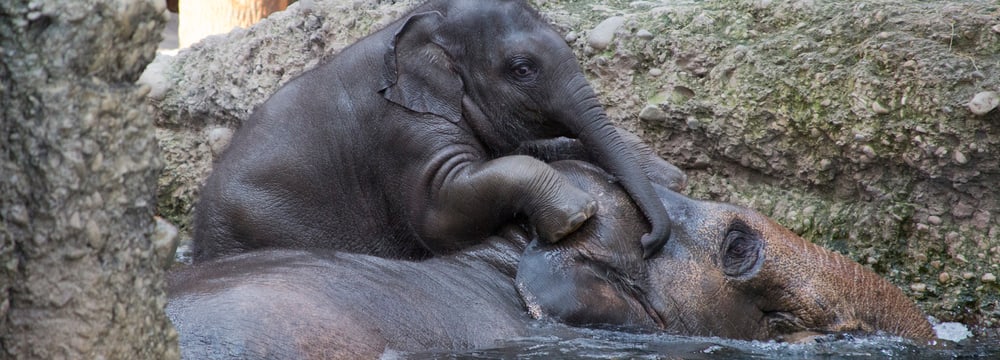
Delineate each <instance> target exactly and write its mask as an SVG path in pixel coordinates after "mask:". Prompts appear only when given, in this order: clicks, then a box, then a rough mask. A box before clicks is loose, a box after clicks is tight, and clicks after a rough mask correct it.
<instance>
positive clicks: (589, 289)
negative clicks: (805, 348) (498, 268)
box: [517, 163, 933, 340]
mask: <svg viewBox="0 0 1000 360" xmlns="http://www.w3.org/2000/svg"><path fill="white" fill-rule="evenodd" d="M557 166H559V168H560V169H561V170H562V171H563V172H564V173H566V174H568V175H569V177H570V178H571V179H573V180H574V181H575V182H576V183H577V184H578V186H580V187H581V188H582V189H585V190H587V191H589V192H590V193H594V194H602V195H601V196H600V197H599V198H598V201H599V202H600V203H599V208H600V211H599V212H598V214H596V215H595V217H594V218H593V219H592V220H591V222H590V223H588V224H587V225H585V226H584V227H583V228H582V229H580V231H578V232H577V233H575V234H574V235H572V236H571V237H570V238H567V239H565V240H564V241H562V242H560V243H558V244H552V245H546V244H540V243H538V242H537V241H535V242H533V243H532V244H531V245H529V246H528V248H527V249H526V251H525V254H524V256H523V257H522V258H521V263H520V266H519V269H518V274H517V283H518V290H519V291H520V292H521V294H522V296H523V298H524V299H525V303H526V304H527V305H528V308H529V310H530V311H531V313H532V314H533V315H535V316H537V317H546V316H550V317H554V318H556V319H558V320H561V321H564V322H568V323H571V324H575V325H594V324H609V325H619V326H627V327H636V328H640V329H651V330H652V329H661V330H666V331H669V332H673V333H677V334H685V335H699V336H702V335H704V336H709V335H711V336H721V337H728V338H738V339H794V338H798V337H799V336H801V335H803V334H816V333H830V332H858V333H873V332H879V331H881V332H885V333H888V334H894V335H899V336H903V337H908V338H912V339H917V340H929V339H932V338H933V332H932V330H931V327H930V324H929V323H928V322H927V320H926V319H925V317H924V315H923V314H922V313H921V311H920V310H919V309H918V308H917V307H916V306H915V305H914V304H913V302H912V301H911V300H910V299H908V298H907V297H906V296H905V295H904V294H903V293H902V292H901V291H900V290H899V289H898V288H896V287H895V286H893V285H892V284H891V283H889V282H888V281H886V280H884V279H882V278H881V277H879V276H878V275H876V274H875V273H874V272H872V271H871V270H869V269H866V268H864V267H862V266H861V265H859V264H858V263H856V262H854V261H851V260H850V259H847V258H845V257H844V256H842V255H840V254H837V253H834V252H831V251H828V250H826V249H823V248H822V247H819V246H816V245H814V244H812V243H810V242H807V241H805V240H803V239H802V238H800V237H798V236H797V235H795V234H793V233H792V232H790V231H789V230H787V229H785V228H784V227H782V226H780V225H778V224H777V223H775V222H774V221H772V220H771V219H768V218H767V217H765V216H763V215H761V214H760V213H757V212H755V211H753V210H750V209H746V208H742V207H738V206H734V205H729V204H722V203H714V202H707V201H698V200H693V199H690V198H687V197H685V196H683V195H680V194H677V193H675V192H673V191H670V190H667V189H663V188H658V189H657V190H658V193H659V196H660V199H661V200H662V201H663V204H664V205H665V206H666V207H667V209H669V212H670V215H671V218H672V229H671V237H670V241H669V242H668V243H667V244H666V245H665V246H664V247H663V248H662V250H661V251H660V252H658V253H656V254H654V256H652V257H651V258H649V259H643V258H642V256H641V255H640V253H639V250H638V248H639V246H638V244H636V243H635V242H634V240H633V239H634V236H635V235H634V233H635V232H641V231H644V229H643V227H644V226H645V225H644V224H643V223H642V222H641V221H636V220H635V219H636V218H637V217H638V214H637V213H636V211H635V208H634V206H633V205H632V204H631V203H630V202H629V200H628V198H627V197H626V196H624V195H623V193H622V192H621V190H619V189H617V187H616V186H615V185H614V184H612V183H609V182H608V181H607V179H605V178H604V176H605V175H602V174H601V173H600V171H598V170H596V169H593V168H588V167H586V166H581V165H580V164H572V163H571V164H558V165H557Z"/></svg>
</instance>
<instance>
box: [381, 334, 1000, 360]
mask: <svg viewBox="0 0 1000 360" xmlns="http://www.w3.org/2000/svg"><path fill="white" fill-rule="evenodd" d="M546 327H548V329H547V330H549V331H548V332H549V334H545V335H537V336H531V337H526V338H521V339H514V340H511V341H509V342H506V343H503V344H501V345H499V346H497V347H495V348H490V349H479V350H470V351H463V352H426V353H409V354H407V353H392V354H388V353H387V354H386V355H385V356H383V358H385V359H886V358H892V359H1000V339H975V338H972V339H966V340H963V341H961V342H958V343H953V342H948V341H940V344H937V345H917V344H914V343H913V342H911V341H908V340H905V339H901V338H898V337H889V336H870V337H860V338H855V337H850V336H833V335H831V336H830V338H828V339H825V340H823V341H821V342H818V343H814V344H787V343H777V342H762V341H741V340H729V339H721V338H711V337H687V336H674V335H666V334H634V333H625V332H619V331H612V330H594V329H580V328H555V327H552V326H546ZM538 330H539V331H540V332H545V331H546V329H538Z"/></svg>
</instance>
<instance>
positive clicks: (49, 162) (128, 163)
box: [0, 0, 178, 359]
mask: <svg viewBox="0 0 1000 360" xmlns="http://www.w3.org/2000/svg"><path fill="white" fill-rule="evenodd" d="M164 11H165V7H164V4H163V3H162V1H130V2H122V1H103V0H87V1H72V2H68V1H62V0H48V1H46V0H37V1H31V2H27V1H19V2H9V1H5V2H3V3H2V4H0V18H2V20H0V79H2V86H0V104H2V105H0V119H2V120H0V264H2V266H0V358H18V359H35V358H38V359H105V358H107V359H160V358H166V359H170V358H177V357H178V353H177V349H176V338H177V334H176V332H175V331H174V330H173V328H172V327H171V326H170V323H169V322H168V321H167V318H166V316H165V315H164V310H163V307H164V305H165V303H166V295H165V293H164V283H163V275H164V269H165V267H166V264H167V263H168V262H169V260H170V259H171V255H172V248H170V244H171V242H170V241H169V239H159V240H161V241H154V238H153V237H152V236H151V235H152V234H153V233H154V232H155V231H156V229H157V227H156V225H155V222H154V217H153V215H154V210H155V205H156V203H155V191H156V189H155V186H156V179H157V178H158V176H159V175H160V169H161V168H162V161H161V160H160V159H159V157H158V154H157V151H156V145H157V144H156V139H155V138H154V137H153V130H154V129H153V109H152V107H151V106H150V105H148V104H147V103H146V100H145V95H146V93H148V92H149V88H144V87H140V86H137V85H135V81H136V79H137V78H138V77H139V74H140V73H141V72H142V70H143V69H144V68H145V66H146V64H148V63H149V62H150V61H151V60H152V59H153V56H154V52H155V49H156V44H157V43H158V42H159V38H160V30H161V29H162V28H163V23H164V22H165V20H164V19H163V17H164ZM164 226H166V224H164Z"/></svg>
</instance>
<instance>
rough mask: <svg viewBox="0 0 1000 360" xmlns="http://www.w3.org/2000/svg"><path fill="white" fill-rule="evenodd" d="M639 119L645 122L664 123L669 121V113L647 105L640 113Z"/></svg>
mask: <svg viewBox="0 0 1000 360" xmlns="http://www.w3.org/2000/svg"><path fill="white" fill-rule="evenodd" d="M639 119H641V120H644V121H664V120H666V119H667V113H665V112H663V109H660V107H659V106H656V105H646V107H644V108H642V111H640V112H639Z"/></svg>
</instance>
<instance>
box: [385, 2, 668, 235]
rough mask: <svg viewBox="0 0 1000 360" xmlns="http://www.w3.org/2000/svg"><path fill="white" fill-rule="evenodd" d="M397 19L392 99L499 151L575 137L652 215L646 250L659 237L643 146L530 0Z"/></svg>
mask: <svg viewBox="0 0 1000 360" xmlns="http://www.w3.org/2000/svg"><path fill="white" fill-rule="evenodd" d="M396 26H397V27H398V30H397V33H396V35H395V37H394V38H393V43H392V49H391V51H390V52H388V53H387V55H386V58H385V79H384V85H385V88H384V90H383V94H384V95H385V97H386V98H387V99H389V100H390V101H392V102H394V103H396V104H399V105H402V106H405V107H407V108H408V109H410V110H412V111H415V112H419V113H428V114H435V115H438V116H441V117H444V118H446V119H449V120H451V121H452V122H454V123H456V124H460V126H459V128H460V129H469V130H471V131H472V132H473V133H474V134H475V135H474V137H475V139H476V140H477V142H478V143H479V144H481V145H482V146H483V147H485V149H483V150H484V151H486V152H487V153H488V154H489V155H490V156H492V157H499V156H504V155H508V154H510V153H511V152H512V151H514V150H515V149H516V148H518V146H520V145H521V144H523V143H524V142H526V141H533V140H543V139H552V138H557V137H568V138H576V139H578V140H579V141H580V142H582V143H583V145H584V146H585V147H586V148H587V150H588V152H589V153H590V154H589V155H590V156H589V157H590V159H592V160H593V161H594V162H596V163H597V164H598V165H600V166H601V167H602V168H603V169H604V170H606V171H608V172H610V173H611V174H613V175H614V176H616V177H617V178H618V179H619V180H620V181H621V182H622V184H623V185H624V188H625V189H626V191H627V192H628V194H629V195H630V196H631V198H632V199H633V200H634V201H635V203H636V204H638V206H639V208H640V209H641V211H642V213H643V215H645V217H646V219H647V220H649V223H650V224H651V225H652V228H651V231H650V232H649V233H648V234H646V235H645V236H644V237H643V238H642V243H643V245H644V247H645V248H646V249H647V251H649V252H652V251H654V250H656V249H658V248H659V247H660V246H662V244H663V242H664V241H666V238H667V237H668V236H669V234H668V231H669V226H668V225H667V224H668V222H669V218H668V214H667V213H666V211H665V209H664V208H663V205H662V204H661V203H660V202H659V201H658V199H657V197H656V194H655V191H654V190H653V188H652V185H651V183H650V181H649V178H648V177H647V175H646V174H645V173H644V171H643V168H642V165H641V163H640V160H639V159H638V158H637V151H636V149H634V148H633V147H632V146H631V145H629V143H628V142H626V141H624V140H623V139H622V137H621V136H620V135H619V134H618V132H617V131H616V129H615V128H614V126H613V125H612V124H611V122H610V121H609V120H608V117H607V115H606V114H605V112H604V109H603V108H602V106H601V104H600V102H599V101H598V99H597V97H596V95H595V94H594V91H593V89H591V87H590V85H589V83H588V82H587V80H586V79H585V78H584V75H583V72H582V71H581V70H580V67H579V65H578V63H577V60H576V58H575V56H574V54H573V52H572V50H571V49H570V48H569V46H568V45H567V44H566V42H565V41H564V40H563V37H562V36H560V35H559V34H558V33H557V32H556V31H554V30H553V29H552V27H551V26H550V25H549V24H548V23H546V22H545V20H544V19H542V18H541V17H540V16H539V14H538V13H537V12H536V11H534V10H533V9H531V8H530V7H529V6H528V5H527V4H526V3H525V2H524V1H521V0H495V1H482V0H432V1H429V2H428V3H425V4H423V5H421V6H419V7H417V8H416V9H414V11H413V12H412V13H411V15H409V16H407V17H404V19H403V20H401V22H400V23H399V24H397V25H396ZM442 131H451V130H450V129H442ZM454 145H455V146H471V147H478V146H479V145H477V144H454Z"/></svg>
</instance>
